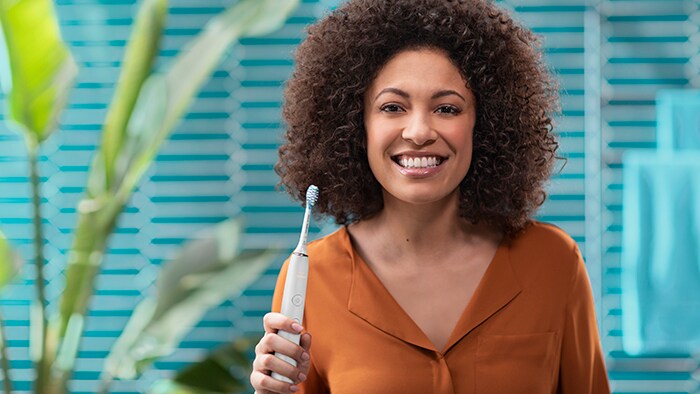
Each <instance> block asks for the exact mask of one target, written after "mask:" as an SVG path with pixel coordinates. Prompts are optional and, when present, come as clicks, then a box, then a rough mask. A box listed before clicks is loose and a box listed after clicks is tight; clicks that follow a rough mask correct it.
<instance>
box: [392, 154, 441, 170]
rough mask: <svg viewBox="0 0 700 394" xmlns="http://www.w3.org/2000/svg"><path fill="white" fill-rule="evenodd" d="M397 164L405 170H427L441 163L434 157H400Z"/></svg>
mask: <svg viewBox="0 0 700 394" xmlns="http://www.w3.org/2000/svg"><path fill="white" fill-rule="evenodd" d="M398 162H399V164H400V165H401V167H405V168H429V167H437V166H438V165H440V163H441V162H442V161H441V160H440V159H439V158H437V157H435V156H430V157H415V158H413V157H406V156H401V157H399V159H398Z"/></svg>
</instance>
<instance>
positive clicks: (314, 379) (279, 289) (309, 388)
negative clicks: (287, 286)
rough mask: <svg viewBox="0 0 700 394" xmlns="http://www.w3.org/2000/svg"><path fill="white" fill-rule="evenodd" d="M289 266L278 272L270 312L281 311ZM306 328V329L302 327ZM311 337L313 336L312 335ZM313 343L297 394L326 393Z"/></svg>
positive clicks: (285, 263)
mask: <svg viewBox="0 0 700 394" xmlns="http://www.w3.org/2000/svg"><path fill="white" fill-rule="evenodd" d="M288 266H289V259H287V261H285V262H284V265H282V269H281V270H280V273H279V276H277V284H276V285H275V293H274V295H273V296H272V311H273V312H279V311H280V310H282V294H283V293H284V282H285V281H286V279H287V269H288ZM304 328H306V327H304ZM312 335H313V334H312ZM313 352H314V351H313V341H312V342H311V350H310V354H311V367H310V368H309V373H308V376H307V378H306V380H305V381H304V382H303V383H302V384H300V385H299V391H297V394H321V393H328V392H329V391H328V389H326V387H325V385H324V383H323V380H322V379H321V376H320V375H319V373H318V371H317V370H316V366H315V365H314V354H313Z"/></svg>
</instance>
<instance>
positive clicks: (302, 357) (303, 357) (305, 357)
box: [301, 352, 311, 361]
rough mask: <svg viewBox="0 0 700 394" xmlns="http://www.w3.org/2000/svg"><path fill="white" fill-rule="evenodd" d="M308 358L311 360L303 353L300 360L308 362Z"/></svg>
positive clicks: (307, 354)
mask: <svg viewBox="0 0 700 394" xmlns="http://www.w3.org/2000/svg"><path fill="white" fill-rule="evenodd" d="M310 358H311V356H309V353H306V352H304V353H302V354H301V359H302V360H304V361H306V360H308V359H310Z"/></svg>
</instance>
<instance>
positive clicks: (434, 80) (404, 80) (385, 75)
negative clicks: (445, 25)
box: [368, 48, 467, 93]
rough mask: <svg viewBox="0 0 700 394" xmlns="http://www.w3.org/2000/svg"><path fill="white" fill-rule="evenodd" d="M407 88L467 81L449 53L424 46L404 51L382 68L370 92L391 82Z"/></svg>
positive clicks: (456, 84)
mask: <svg viewBox="0 0 700 394" xmlns="http://www.w3.org/2000/svg"><path fill="white" fill-rule="evenodd" d="M390 85H391V86H393V87H398V88H404V89H411V88H412V89H444V88H450V89H455V90H457V89H460V88H461V89H462V90H464V91H466V90H467V81H466V80H465V79H464V77H463V75H462V73H461V72H460V70H459V69H458V68H457V67H456V66H455V64H454V63H453V62H452V60H451V59H450V58H449V57H448V56H447V54H446V53H445V52H443V51H441V50H438V49H432V48H422V49H409V50H405V51H401V52H399V53H398V54H396V55H394V56H393V57H392V58H391V59H389V61H388V62H387V63H386V64H385V65H384V66H383V67H382V68H381V69H380V70H379V72H378V73H377V76H376V77H375V79H374V80H373V81H372V83H371V85H370V87H369V89H368V93H369V92H373V91H376V90H377V89H383V88H384V87H387V86H390Z"/></svg>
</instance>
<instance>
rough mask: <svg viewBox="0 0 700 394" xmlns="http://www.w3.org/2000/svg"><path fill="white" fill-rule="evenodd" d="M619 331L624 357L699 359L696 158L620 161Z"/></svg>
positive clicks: (675, 155) (699, 188)
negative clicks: (691, 356)
mask: <svg viewBox="0 0 700 394" xmlns="http://www.w3.org/2000/svg"><path fill="white" fill-rule="evenodd" d="M623 182H624V193H623V200H624V201H623V207H624V210H623V240H622V329H623V347H624V350H625V351H626V352H627V353H629V354H631V355H639V354H648V353H678V354H691V353H695V352H698V351H700V152H698V151H696V152H692V151H685V152H658V153H657V152H649V151H646V152H645V151H636V152H635V151H629V152H628V153H627V154H626V156H625V158H624V160H623Z"/></svg>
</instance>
